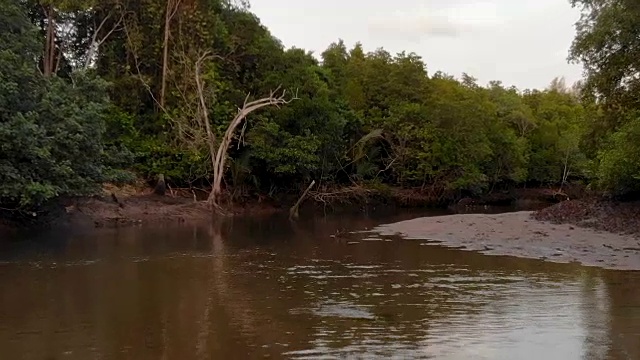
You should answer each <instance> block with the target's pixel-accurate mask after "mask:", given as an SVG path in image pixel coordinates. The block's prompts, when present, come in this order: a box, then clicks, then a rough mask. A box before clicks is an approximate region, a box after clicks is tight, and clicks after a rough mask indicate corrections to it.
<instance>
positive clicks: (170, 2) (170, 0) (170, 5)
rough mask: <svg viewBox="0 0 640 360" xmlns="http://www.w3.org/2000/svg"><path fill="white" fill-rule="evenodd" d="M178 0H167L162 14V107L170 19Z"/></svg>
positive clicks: (167, 70)
mask: <svg viewBox="0 0 640 360" xmlns="http://www.w3.org/2000/svg"><path fill="white" fill-rule="evenodd" d="M179 5H180V0H167V10H166V12H165V15H164V40H163V42H162V78H161V80H160V82H161V83H160V107H161V108H164V104H165V93H166V91H167V73H168V72H169V35H170V34H171V19H172V18H173V16H174V15H175V14H176V11H178V6H179Z"/></svg>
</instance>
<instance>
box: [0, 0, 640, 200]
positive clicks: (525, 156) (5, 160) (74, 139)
mask: <svg viewBox="0 0 640 360" xmlns="http://www.w3.org/2000/svg"><path fill="white" fill-rule="evenodd" d="M572 2H573V3H574V5H576V6H582V8H583V14H584V15H583V17H582V20H581V21H580V23H579V24H578V27H577V29H578V34H577V36H576V40H575V43H574V45H573V48H572V57H573V58H574V59H575V60H580V61H582V62H583V63H584V64H585V67H586V70H587V73H588V78H587V80H586V82H585V83H584V84H579V85H578V86H574V87H572V88H567V87H566V86H565V84H564V82H563V81H562V80H561V79H555V80H554V81H553V82H552V83H551V84H550V86H549V87H548V88H547V89H543V90H528V89H525V90H519V89H516V88H514V87H510V88H507V87H505V86H503V85H502V84H501V83H500V82H499V81H493V82H491V83H489V84H487V85H486V86H484V85H481V84H478V83H477V81H476V79H474V78H473V77H471V76H469V75H467V74H462V76H461V77H460V78H459V79H457V78H454V77H452V76H450V75H447V74H444V73H441V72H434V73H429V72H428V71H427V65H426V64H425V62H424V61H423V59H422V58H421V57H420V56H418V55H416V54H414V53H405V52H403V53H399V54H390V53H389V52H387V51H385V50H384V49H377V50H375V51H371V52H366V51H365V50H364V48H363V46H362V45H361V44H356V45H355V46H354V47H353V48H351V49H349V48H347V47H346V45H345V44H344V42H342V41H337V42H336V43H333V44H331V45H329V47H328V48H327V49H326V50H325V51H324V52H322V53H321V54H319V56H318V57H316V56H315V55H314V54H311V53H309V52H306V51H304V50H302V49H297V48H291V49H285V48H284V47H283V46H282V44H281V43H280V42H279V41H278V40H277V39H276V38H275V37H273V36H272V35H271V34H270V32H269V31H268V29H266V28H265V27H264V26H263V25H262V24H261V23H260V21H259V19H257V18H256V16H255V15H254V14H252V13H251V12H250V11H249V10H248V4H247V3H246V2H241V4H238V2H231V1H222V0H195V1H184V0H183V1H174V0H171V1H166V2H164V1H160V2H158V1H152V0H141V1H113V0H92V1H86V0H83V1H69V0H67V1H46V2H43V1H37V0H24V1H20V2H18V3H17V4H16V2H11V1H8V0H0V4H1V5H2V6H3V9H5V8H6V9H7V10H6V11H4V10H3V13H2V14H0V26H1V27H2V28H1V29H0V30H1V31H0V116H1V118H0V149H1V150H2V152H0V203H2V204H13V205H15V206H18V207H19V206H31V205H37V204H41V203H43V202H44V201H46V200H47V199H50V198H53V197H56V196H61V195H81V194H87V193H90V192H91V191H93V190H95V189H96V188H97V186H98V185H99V183H100V182H102V181H104V180H106V179H108V180H111V181H121V182H124V181H128V180H130V179H131V176H132V175H131V173H130V172H127V171H126V170H135V171H136V172H137V173H138V174H140V175H142V176H145V177H155V175H157V174H159V173H162V174H164V175H165V176H166V178H167V179H168V181H170V182H172V183H175V184H178V185H180V184H191V183H194V182H202V183H206V182H207V180H208V179H209V178H210V176H211V159H210V158H209V151H208V143H207V138H206V136H202V131H201V127H202V126H203V124H202V123H201V119H203V118H204V116H203V111H202V109H201V103H200V99H199V98H198V91H197V84H196V82H195V68H196V67H195V64H196V62H197V60H198V59H199V58H200V57H201V56H202V55H203V54H204V53H205V51H206V52H207V53H208V54H212V55H213V56H210V58H209V60H208V61H206V62H204V64H203V66H202V73H201V74H200V75H201V78H202V79H203V81H204V83H205V86H204V89H203V90H204V95H205V97H206V99H205V102H206V114H207V117H208V119H209V121H210V125H211V127H212V128H213V129H214V132H215V133H216V135H217V136H218V138H219V137H220V136H222V134H223V133H224V131H225V129H226V128H227V126H228V124H229V121H230V120H231V119H232V118H233V116H234V115H235V113H236V111H237V108H238V106H240V105H241V104H242V103H243V101H245V98H246V97H247V94H250V95H251V98H255V97H260V96H264V95H267V94H269V92H270V91H272V90H274V89H275V88H276V87H278V86H279V85H282V86H283V88H286V89H289V91H290V93H296V94H297V97H298V99H297V100H296V101H293V102H292V103H290V104H288V105H286V106H284V107H282V108H280V109H276V108H265V109H264V110H261V111H259V112H256V113H255V114H252V115H251V116H249V118H248V119H247V122H246V123H245V124H243V125H242V126H241V128H242V129H241V131H240V132H239V133H238V134H237V136H236V138H235V139H234V141H233V144H232V147H231V149H230V151H229V154H228V155H229V157H230V161H228V162H227V163H228V164H229V169H228V171H227V173H226V174H227V179H226V180H227V181H226V183H227V184H228V186H230V187H231V186H233V187H237V188H242V189H252V190H251V191H258V192H268V191H270V192H271V191H273V189H274V188H276V187H277V188H278V189H279V190H282V191H287V190H297V189H298V188H299V187H301V186H305V185H306V184H308V182H309V181H310V180H311V179H315V180H316V181H318V182H319V183H320V184H321V185H338V186H339V185H349V184H354V183H356V184H363V183H370V184H372V185H373V184H379V183H385V184H388V185H394V186H402V187H417V188H421V189H422V190H424V191H428V192H431V193H432V194H435V195H438V196H441V197H446V196H449V195H452V194H459V193H462V192H464V193H480V192H485V191H490V190H492V189H495V188H500V187H510V186H514V185H519V184H532V185H540V184H557V185H559V184H563V183H564V182H566V181H575V180H584V181H591V180H595V182H594V184H595V185H598V186H600V187H601V188H603V189H608V190H612V191H618V192H624V191H633V190H640V179H639V177H640V162H639V161H640V160H638V159H640V157H638V155H639V154H640V142H639V141H637V138H638V134H640V130H639V129H640V120H639V119H640V117H639V116H638V114H639V112H638V110H640V109H639V107H640V102H639V101H638V96H637V93H638V90H639V89H640V87H639V84H640V83H639V82H638V81H639V80H638V79H640V77H639V76H638V73H637V72H638V69H640V64H639V63H638V61H640V60H638V59H640V56H637V55H638V54H636V52H637V50H638V49H640V44H639V43H638V41H640V40H639V39H640V36H638V30H637V29H638V28H639V27H638V26H637V25H638V24H639V23H640V8H639V7H638V6H637V5H636V4H635V2H632V1H629V0H614V1H608V0H607V1H605V0H573V1H572ZM176 4H177V5H176ZM43 5H44V6H43ZM174 6H175V7H174ZM43 9H47V11H48V12H49V14H54V15H55V19H56V24H57V25H56V27H55V28H54V30H55V32H56V36H55V37H54V39H55V44H54V47H55V49H54V50H53V51H50V52H49V53H50V54H53V55H55V56H56V57H57V60H56V61H57V62H56V64H57V65H56V67H55V75H56V76H52V77H50V78H45V77H44V76H43V75H42V74H41V73H40V72H39V71H38V69H39V68H40V69H42V63H43V59H42V54H43V46H44V44H43V43H44V39H45V38H46V35H47V31H50V30H51V27H48V23H47V21H48V20H47V16H46V14H45V13H44V10H43ZM168 9H171V10H172V11H175V12H172V15H173V16H171V17H169V18H168V19H169V21H168V22H166V23H165V19H167V17H166V16H165V15H167V11H168ZM165 33H168V37H167V40H168V41H167V42H165V40H164V39H165V36H164V35H165ZM95 39H100V44H99V45H100V46H99V47H98V48H94V50H95V51H94V50H90V49H91V48H92V43H93V40H95ZM93 45H96V44H95V43H94V44H93ZM165 49H166V50H167V52H168V58H167V61H166V62H165V61H164V56H163V54H164V50H165ZM92 57H93V58H92ZM87 59H89V60H90V61H88V62H87ZM87 63H91V64H92V66H91V68H90V69H88V70H87V71H82V70H81V68H83V67H84V64H87ZM163 74H166V76H165V77H164V79H163ZM162 84H165V85H166V93H165V95H166V96H165V98H164V99H163V100H162V103H161V102H160V101H159V93H160V91H161V87H162ZM243 191H244V190H243Z"/></svg>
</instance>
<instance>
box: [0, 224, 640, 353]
mask: <svg viewBox="0 0 640 360" xmlns="http://www.w3.org/2000/svg"><path fill="white" fill-rule="evenodd" d="M403 216H404V215H398V216H397V217H395V218H386V219H381V218H375V217H344V216H342V217H337V218H318V219H306V220H303V221H301V222H300V223H298V224H295V225H292V224H290V223H289V222H287V221H286V219H279V218H272V219H268V221H257V220H253V221H249V220H246V221H241V220H235V221H233V222H227V223H224V224H215V225H214V224H209V225H203V226H199V227H165V228H162V227H160V228H150V229H122V230H106V229H104V230H101V231H99V232H93V233H85V234H66V235H65V234H59V233H58V234H48V235H47V236H48V237H50V238H51V239H50V242H39V243H38V244H39V245H38V246H35V244H32V245H30V246H25V245H19V246H18V245H16V246H13V247H12V246H8V247H5V249H3V251H2V252H0V284H2V295H1V296H0V349H2V354H3V355H2V358H10V359H116V358H118V359H120V358H123V359H221V358H222V359H226V358H230V359H236V358H260V357H272V358H294V359H307V358H314V359H316V358H345V357H347V358H349V357H353V358H361V357H366V356H379V357H385V358H444V359H469V358H474V359H540V358H549V359H628V358H640V290H639V289H640V287H639V286H638V282H639V280H640V275H639V274H638V273H633V272H612V271H601V270H597V269H592V268H584V267H580V266H577V265H562V264H550V263H544V262H540V261H532V260H520V259H514V258H507V257H488V256H483V255H478V254H474V253H470V252H462V251H456V250H451V249H442V248H438V247H434V246H422V244H421V242H420V241H402V240H398V239H381V238H376V237H375V236H371V235H370V234H362V235H359V236H357V237H352V236H350V237H348V238H346V239H345V238H343V237H342V236H341V235H340V234H343V233H344V230H345V229H349V228H351V229H365V228H371V227H373V226H375V225H377V224H379V223H380V222H382V221H385V222H386V221H398V220H401V218H402V217H403ZM336 234H338V236H337V237H331V235H336ZM47 244H55V245H53V246H52V247H47Z"/></svg>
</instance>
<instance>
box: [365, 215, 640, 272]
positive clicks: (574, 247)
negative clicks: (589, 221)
mask: <svg viewBox="0 0 640 360" xmlns="http://www.w3.org/2000/svg"><path fill="white" fill-rule="evenodd" d="M535 214H536V212H533V211H519V212H513V213H504V214H497V215H487V214H457V215H445V216H435V217H427V218H418V219H413V220H407V221H402V222H398V223H393V224H387V225H381V226H378V227H376V228H374V229H372V230H371V232H373V233H377V234H379V235H381V236H400V237H402V238H403V239H409V240H423V241H425V243H427V244H433V245H440V246H444V247H448V248H456V249H460V250H465V251H476V252H479V253H481V254H485V255H495V256H514V257H519V258H528V259H539V260H544V261H550V262H557V263H579V264H581V265H583V266H591V267H600V268H605V269H612V270H636V271H638V270H640V238H639V237H637V236H634V235H625V234H616V233H612V232H608V231H602V230H596V229H592V228H588V227H581V226H577V225H573V224H569V223H564V224H554V223H551V222H547V221H541V220H536V219H535V217H534V216H535Z"/></svg>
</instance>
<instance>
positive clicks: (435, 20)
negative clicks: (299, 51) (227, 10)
mask: <svg viewBox="0 0 640 360" xmlns="http://www.w3.org/2000/svg"><path fill="white" fill-rule="evenodd" d="M251 3H252V9H253V11H255V13H256V14H257V15H258V17H260V19H261V20H262V21H263V22H264V24H265V25H266V26H267V27H268V28H269V29H270V30H271V31H272V33H273V34H274V35H275V36H276V37H278V38H279V39H281V40H282V42H283V43H284V44H285V45H286V46H296V47H302V48H305V49H307V50H312V51H314V52H315V53H316V54H320V53H321V52H322V51H324V50H325V49H326V48H327V46H328V45H329V44H330V43H331V42H334V41H337V40H338V39H340V38H341V39H343V40H344V41H345V43H346V44H347V46H353V44H355V42H357V41H359V42H362V44H363V45H364V47H365V50H374V49H376V48H378V47H384V48H385V49H386V50H388V51H389V52H390V53H392V54H393V53H397V52H401V51H407V52H412V51H413V52H415V53H417V54H418V55H421V56H422V57H423V59H424V61H425V62H426V63H427V66H428V69H429V72H430V73H433V72H435V71H437V70H442V71H444V72H446V73H449V74H452V75H454V76H459V75H461V74H462V72H467V73H468V74H470V75H472V76H474V77H477V78H478V79H479V82H480V83H482V84H486V83H487V82H489V81H490V80H502V81H503V83H504V84H505V85H507V86H509V85H516V86H518V87H519V88H544V87H546V86H547V85H548V84H549V82H550V81H551V80H552V79H553V78H554V77H556V76H565V77H566V79H567V83H568V84H570V83H572V82H573V81H575V80H578V79H579V78H580V77H581V68H580V66H577V65H570V64H567V60H566V58H567V52H568V50H569V47H570V46H571V41H572V39H573V36H574V34H575V30H574V28H573V24H574V23H575V21H576V20H577V18H578V15H579V14H578V11H577V10H575V9H571V6H570V4H569V2H568V0H535V1H524V0H395V1H393V2H389V1H372V0H323V1H322V2H319V1H313V0H305V1H300V0H251Z"/></svg>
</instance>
